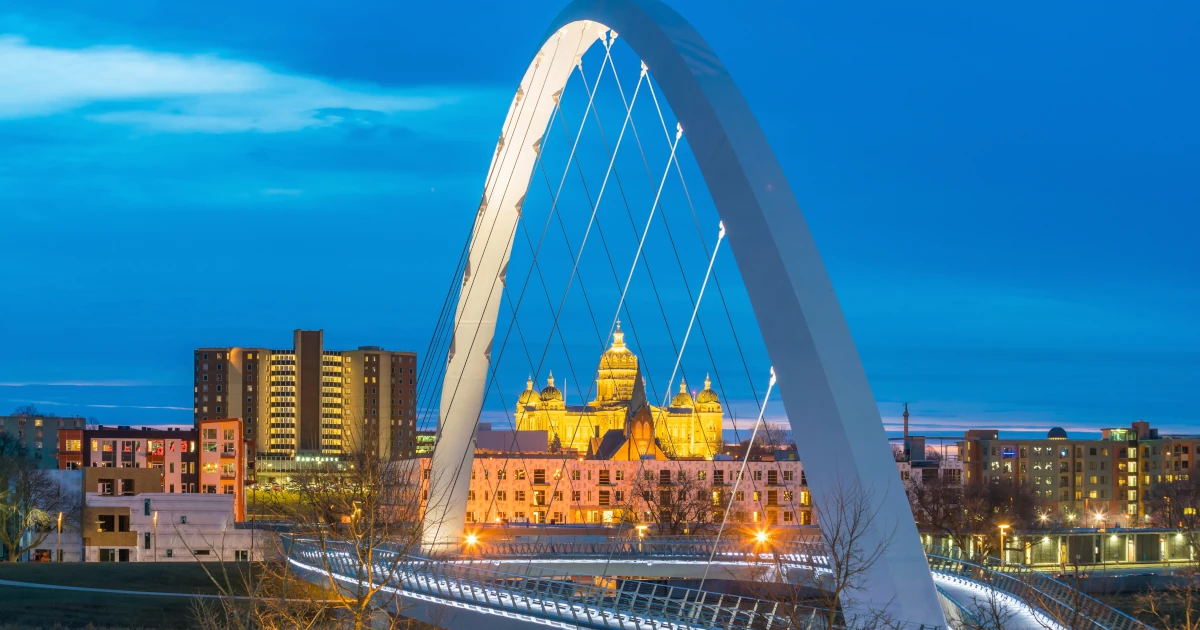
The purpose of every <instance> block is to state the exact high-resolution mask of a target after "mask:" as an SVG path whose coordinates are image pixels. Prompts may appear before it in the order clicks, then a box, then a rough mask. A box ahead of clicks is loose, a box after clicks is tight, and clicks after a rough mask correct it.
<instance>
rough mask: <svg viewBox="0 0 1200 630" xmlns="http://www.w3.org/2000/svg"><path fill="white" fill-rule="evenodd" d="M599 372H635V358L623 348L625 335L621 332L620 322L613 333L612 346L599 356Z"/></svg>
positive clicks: (626, 348)
mask: <svg viewBox="0 0 1200 630" xmlns="http://www.w3.org/2000/svg"><path fill="white" fill-rule="evenodd" d="M600 369H601V370H635V369H637V357H636V356H634V354H633V353H632V352H630V351H629V348H628V347H626V346H625V333H624V332H622V331H621V320H619V319H618V320H617V328H616V330H614V331H613V341H612V345H611V346H609V348H608V350H605V351H604V354H603V355H601V356H600Z"/></svg>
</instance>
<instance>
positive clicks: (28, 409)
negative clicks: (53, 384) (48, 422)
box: [12, 404, 46, 416]
mask: <svg viewBox="0 0 1200 630" xmlns="http://www.w3.org/2000/svg"><path fill="white" fill-rule="evenodd" d="M12 415H14V416H45V415H46V414H43V413H42V412H41V411H38V408H37V405H32V404H30V405H18V406H17V408H16V409H13V412H12Z"/></svg>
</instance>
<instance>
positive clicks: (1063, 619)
mask: <svg viewBox="0 0 1200 630" xmlns="http://www.w3.org/2000/svg"><path fill="white" fill-rule="evenodd" d="M925 555H926V557H927V558H928V559H929V566H930V568H931V569H933V570H934V571H939V572H943V573H948V574H952V575H958V576H960V577H964V578H966V579H969V580H972V581H974V582H977V583H980V584H983V585H985V586H989V587H992V588H995V589H997V590H1000V591H1002V592H1005V593H1008V594H1009V595H1012V596H1014V597H1016V598H1017V599H1019V600H1021V601H1023V602H1025V603H1026V604H1028V605H1030V606H1032V607H1034V608H1038V609H1041V610H1042V611H1044V612H1045V613H1046V614H1047V615H1049V617H1050V618H1051V619H1053V620H1054V621H1055V622H1057V623H1059V624H1061V625H1062V626H1064V627H1067V628H1069V630H1150V626H1148V625H1146V624H1144V623H1142V622H1140V621H1138V620H1137V619H1135V618H1134V617H1132V616H1130V615H1128V614H1125V613H1123V612H1121V611H1119V610H1117V609H1115V608H1113V607H1111V606H1109V605H1107V604H1105V603H1103V602H1101V601H1100V600H1098V599H1095V598H1094V597H1091V596H1089V595H1087V594H1085V593H1083V592H1081V591H1080V590H1079V589H1076V588H1072V587H1071V586H1068V585H1067V584H1064V583H1063V582H1060V581H1059V580H1056V579H1054V578H1052V577H1050V576H1049V575H1046V574H1045V573H1042V572H1039V571H1035V570H1033V569H1031V568H1030V567H1027V566H1025V565H1021V564H1012V563H1001V562H1000V560H998V559H996V558H992V557H989V556H983V555H980V554H970V553H967V552H964V551H963V550H962V549H959V548H957V547H940V546H935V547H927V548H926V554H925Z"/></svg>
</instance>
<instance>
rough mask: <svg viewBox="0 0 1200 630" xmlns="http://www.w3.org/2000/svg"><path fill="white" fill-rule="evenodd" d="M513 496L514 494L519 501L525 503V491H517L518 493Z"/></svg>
mask: <svg viewBox="0 0 1200 630" xmlns="http://www.w3.org/2000/svg"><path fill="white" fill-rule="evenodd" d="M513 494H514V495H516V499H517V501H524V500H525V491H524V490H517V491H516V492H514V493H513Z"/></svg>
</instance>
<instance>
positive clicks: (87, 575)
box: [0, 562, 245, 629]
mask: <svg viewBox="0 0 1200 630" xmlns="http://www.w3.org/2000/svg"><path fill="white" fill-rule="evenodd" d="M205 565H207V566H208V568H209V570H210V571H213V572H214V574H216V575H218V576H219V575H220V565H219V564H218V563H215V562H211V563H205ZM240 566H241V567H242V568H243V569H244V567H245V564H242V565H240ZM228 567H229V571H230V573H231V574H232V573H234V572H235V571H236V570H237V568H238V565H235V564H234V563H228ZM233 579H234V583H235V584H236V583H237V582H236V576H235V577H234V578H233ZM0 580H13V581H19V582H35V583H39V584H55V585H62V586H82V587H90V588H110V589H123V590H130V591H158V592H171V593H216V592H217V588H216V586H214V585H213V583H212V580H210V579H209V577H208V576H207V575H206V574H205V572H204V569H203V568H202V567H201V566H200V563H198V562H170V563H169V562H161V563H152V562H103V563H101V562H89V563H64V564H55V563H50V562H38V563H33V562H13V563H0ZM56 623H57V624H61V627H64V628H72V629H74V628H83V627H84V626H86V625H87V624H88V623H91V624H92V625H93V626H95V627H98V628H107V627H113V628H189V627H191V626H192V625H193V624H192V623H191V599H190V598H185V597H153V596H151V597H139V596H136V595H114V594H111V593H89V592H80V591H65V590H49V589H40V588H25V587H16V586H3V585H0V628H14V627H15V628H42V627H46V628H50V627H53V626H54V625H55V624H56Z"/></svg>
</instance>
